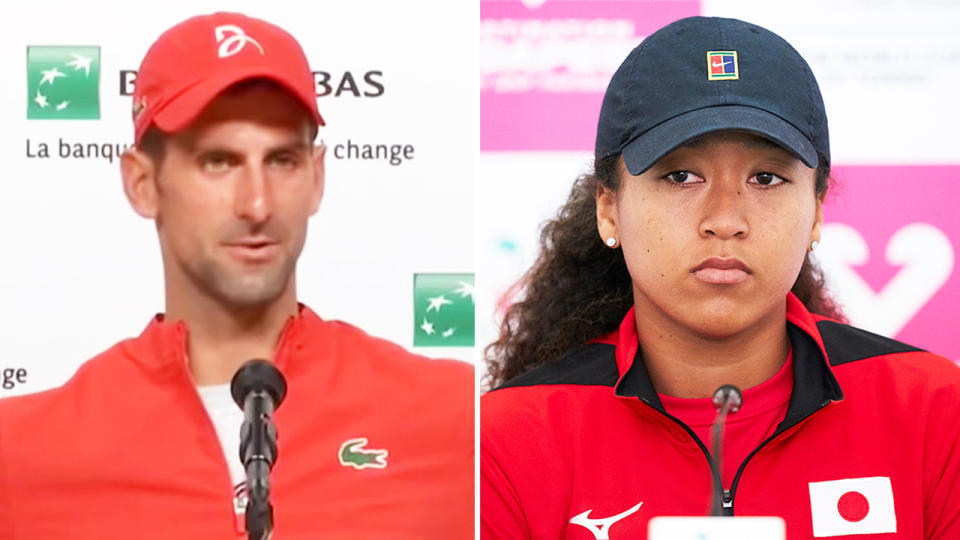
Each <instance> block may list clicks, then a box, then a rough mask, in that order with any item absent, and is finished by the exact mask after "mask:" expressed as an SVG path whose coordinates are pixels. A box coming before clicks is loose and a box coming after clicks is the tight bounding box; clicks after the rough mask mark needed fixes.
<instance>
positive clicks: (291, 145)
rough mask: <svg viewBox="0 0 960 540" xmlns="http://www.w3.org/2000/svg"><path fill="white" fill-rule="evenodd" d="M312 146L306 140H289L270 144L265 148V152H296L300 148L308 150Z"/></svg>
mask: <svg viewBox="0 0 960 540" xmlns="http://www.w3.org/2000/svg"><path fill="white" fill-rule="evenodd" d="M311 146H313V145H312V144H310V143H309V142H307V141H290V142H288V143H283V144H278V145H276V146H271V147H270V148H269V149H267V154H276V153H277V152H296V151H301V150H310V147H311Z"/></svg>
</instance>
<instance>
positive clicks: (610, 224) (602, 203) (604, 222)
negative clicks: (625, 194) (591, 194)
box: [596, 184, 620, 247]
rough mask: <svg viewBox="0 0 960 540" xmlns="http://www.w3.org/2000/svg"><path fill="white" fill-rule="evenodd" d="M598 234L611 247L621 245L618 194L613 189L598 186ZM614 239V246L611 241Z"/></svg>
mask: <svg viewBox="0 0 960 540" xmlns="http://www.w3.org/2000/svg"><path fill="white" fill-rule="evenodd" d="M596 200H597V232H598V233H599V234H600V240H602V241H603V243H604V244H606V245H607V246H609V247H617V246H618V245H619V244H620V234H619V230H618V229H617V193H616V192H615V191H613V190H612V189H609V188H607V187H604V186H603V184H597V194H596ZM610 238H613V240H614V242H613V245H610V243H609V239H610Z"/></svg>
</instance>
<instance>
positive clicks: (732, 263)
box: [690, 257, 753, 285]
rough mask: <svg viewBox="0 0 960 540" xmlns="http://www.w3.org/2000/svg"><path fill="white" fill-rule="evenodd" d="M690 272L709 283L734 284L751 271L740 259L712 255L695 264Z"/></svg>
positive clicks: (747, 276) (741, 280)
mask: <svg viewBox="0 0 960 540" xmlns="http://www.w3.org/2000/svg"><path fill="white" fill-rule="evenodd" d="M690 273H692V274H693V276H694V277H695V278H697V279H699V280H700V281H703V282H704V283H709V284H711V285H735V284H737V283H742V282H744V281H746V280H747V278H749V277H750V274H752V273H753V272H751V271H750V268H749V267H748V266H747V265H746V264H744V263H743V261H741V260H740V259H736V258H720V257H712V258H710V259H707V260H705V261H703V262H701V263H700V264H698V265H697V266H695V267H694V268H693V270H691V271H690Z"/></svg>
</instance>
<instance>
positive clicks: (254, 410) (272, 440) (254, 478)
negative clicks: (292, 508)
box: [240, 391, 277, 540]
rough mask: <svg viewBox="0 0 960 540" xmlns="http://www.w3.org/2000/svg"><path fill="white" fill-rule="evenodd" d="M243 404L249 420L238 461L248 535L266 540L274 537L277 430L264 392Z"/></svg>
mask: <svg viewBox="0 0 960 540" xmlns="http://www.w3.org/2000/svg"><path fill="white" fill-rule="evenodd" d="M245 401H246V403H245V405H246V407H245V408H247V410H249V411H250V413H251V414H250V416H251V417H252V418H251V419H250V420H249V421H247V422H244V426H243V429H242V431H241V436H240V447H241V459H243V465H244V469H245V470H246V472H247V511H246V525H247V533H248V535H249V538H250V540H267V539H268V538H270V536H271V535H272V534H273V505H272V504H270V469H271V467H272V466H273V462H274V460H275V459H276V456H277V428H276V426H275V425H274V423H273V419H272V417H273V403H272V400H271V399H269V397H268V396H267V394H266V392H263V391H254V392H251V393H250V394H248V395H247V399H246V400H245ZM243 450H246V451H243Z"/></svg>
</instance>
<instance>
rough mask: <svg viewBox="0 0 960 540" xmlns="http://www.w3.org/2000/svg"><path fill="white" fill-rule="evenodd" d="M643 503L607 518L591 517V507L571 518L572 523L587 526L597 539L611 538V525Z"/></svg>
mask: <svg viewBox="0 0 960 540" xmlns="http://www.w3.org/2000/svg"><path fill="white" fill-rule="evenodd" d="M642 504H643V501H640V502H638V503H637V505H636V506H634V507H633V508H630V509H629V510H626V511H624V512H620V513H619V514H617V515H615V516H610V517H607V518H600V519H597V518H591V517H589V516H590V512H593V509H592V508H591V509H590V510H587V511H586V512H583V513H582V514H577V515H575V516H573V517H572V518H570V523H573V524H574V525H580V526H581V527H584V528H586V529H587V530H588V531H590V532H591V533H593V537H594V538H596V539H597V540H610V527H611V526H612V525H613V524H614V523H616V522H618V521H620V520H621V519H623V518H625V517H627V516H629V515H630V514H632V513H634V512H636V511H637V510H639V509H640V505H642Z"/></svg>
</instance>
